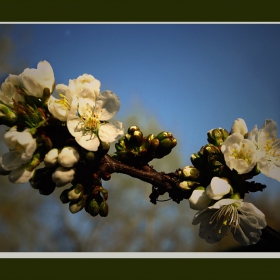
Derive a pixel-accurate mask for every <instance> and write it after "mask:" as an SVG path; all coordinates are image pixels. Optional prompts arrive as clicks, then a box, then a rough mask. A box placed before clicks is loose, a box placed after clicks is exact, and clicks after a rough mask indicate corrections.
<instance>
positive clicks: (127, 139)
mask: <svg viewBox="0 0 280 280" xmlns="http://www.w3.org/2000/svg"><path fill="white" fill-rule="evenodd" d="M124 137H125V140H126V141H127V142H129V141H130V138H131V134H128V133H126V135H125V136H124Z"/></svg>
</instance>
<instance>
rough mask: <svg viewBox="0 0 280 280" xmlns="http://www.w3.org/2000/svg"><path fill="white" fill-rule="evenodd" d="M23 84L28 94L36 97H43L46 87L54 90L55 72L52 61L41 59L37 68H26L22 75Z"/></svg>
mask: <svg viewBox="0 0 280 280" xmlns="http://www.w3.org/2000/svg"><path fill="white" fill-rule="evenodd" d="M19 78H20V82H21V86H22V87H23V88H24V90H25V92H26V94H28V95H30V96H35V97H38V98H40V97H42V96H43V91H44V88H48V89H49V90H50V93H52V92H53V87H54V83H55V79H54V72H53V69H52V67H51V65H50V63H49V62H48V61H46V60H43V61H40V62H39V63H38V65H37V69H34V68H26V69H25V70H24V71H23V72H22V73H21V74H20V75H19Z"/></svg>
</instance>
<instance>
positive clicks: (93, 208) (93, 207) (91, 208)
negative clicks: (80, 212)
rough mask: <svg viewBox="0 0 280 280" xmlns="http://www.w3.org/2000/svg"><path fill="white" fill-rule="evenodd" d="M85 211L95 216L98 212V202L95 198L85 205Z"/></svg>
mask: <svg viewBox="0 0 280 280" xmlns="http://www.w3.org/2000/svg"><path fill="white" fill-rule="evenodd" d="M87 211H88V212H89V214H90V215H91V216H93V217H95V216H97V215H98V213H99V204H98V202H97V201H96V200H95V199H92V200H91V201H90V202H89V204H88V206H87Z"/></svg>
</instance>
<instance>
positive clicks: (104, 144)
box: [98, 141, 110, 153]
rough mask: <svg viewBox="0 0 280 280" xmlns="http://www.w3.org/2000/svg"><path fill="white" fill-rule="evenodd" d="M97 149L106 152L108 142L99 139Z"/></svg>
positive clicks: (108, 147) (108, 145) (108, 146)
mask: <svg viewBox="0 0 280 280" xmlns="http://www.w3.org/2000/svg"><path fill="white" fill-rule="evenodd" d="M98 150H102V151H103V152H106V153H107V152H108V151H109V150H110V143H109V142H103V141H100V145H99V147H98Z"/></svg>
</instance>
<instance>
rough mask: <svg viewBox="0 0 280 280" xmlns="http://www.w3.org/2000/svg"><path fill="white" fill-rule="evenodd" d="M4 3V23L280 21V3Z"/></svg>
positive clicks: (206, 0) (16, 0) (201, 0)
mask: <svg viewBox="0 0 280 280" xmlns="http://www.w3.org/2000/svg"><path fill="white" fill-rule="evenodd" d="M2 2H3V3H1V17H0V21H2V22H26V21H36V22H50V21H52V22H53V21H55V22H60V21H64V22H65V21H66V22H69V21H71V22H73V21H74V22H77V21H83V22H85V21H87V22H97V21H98V22H104V21H106V22H112V21H118V22H131V21H134V22H135V21H137V22H139V21H146V22H158V21H160V22H167V21H169V22H170V21H176V22H178V21H179V22H182V21H183V22H186V21H187V22H197V21H204V22H205V21H206V22H213V21H227V22H229V21H230V22H232V21H242V22H248V21H250V22H252V21H253V22H254V21H271V22H275V21H280V13H279V7H280V3H279V2H277V1H275V0H273V1H272V0H262V1H260V0H255V1H252V0H251V1H248V0H243V1H242V0H196V1H193V0H185V1H182V0H173V1H163V0H161V1H153V0H142V1H139V0H135V1H132V0H130V1H129V0H126V1H124V0H121V1H116V0H115V1H109V0H106V1H65V0H61V1H55V2H46V1H43V2H42V1H41V2H38V1H34V0H33V1H30V0H25V1H21V0H20V1H19V0H14V1H2Z"/></svg>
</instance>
